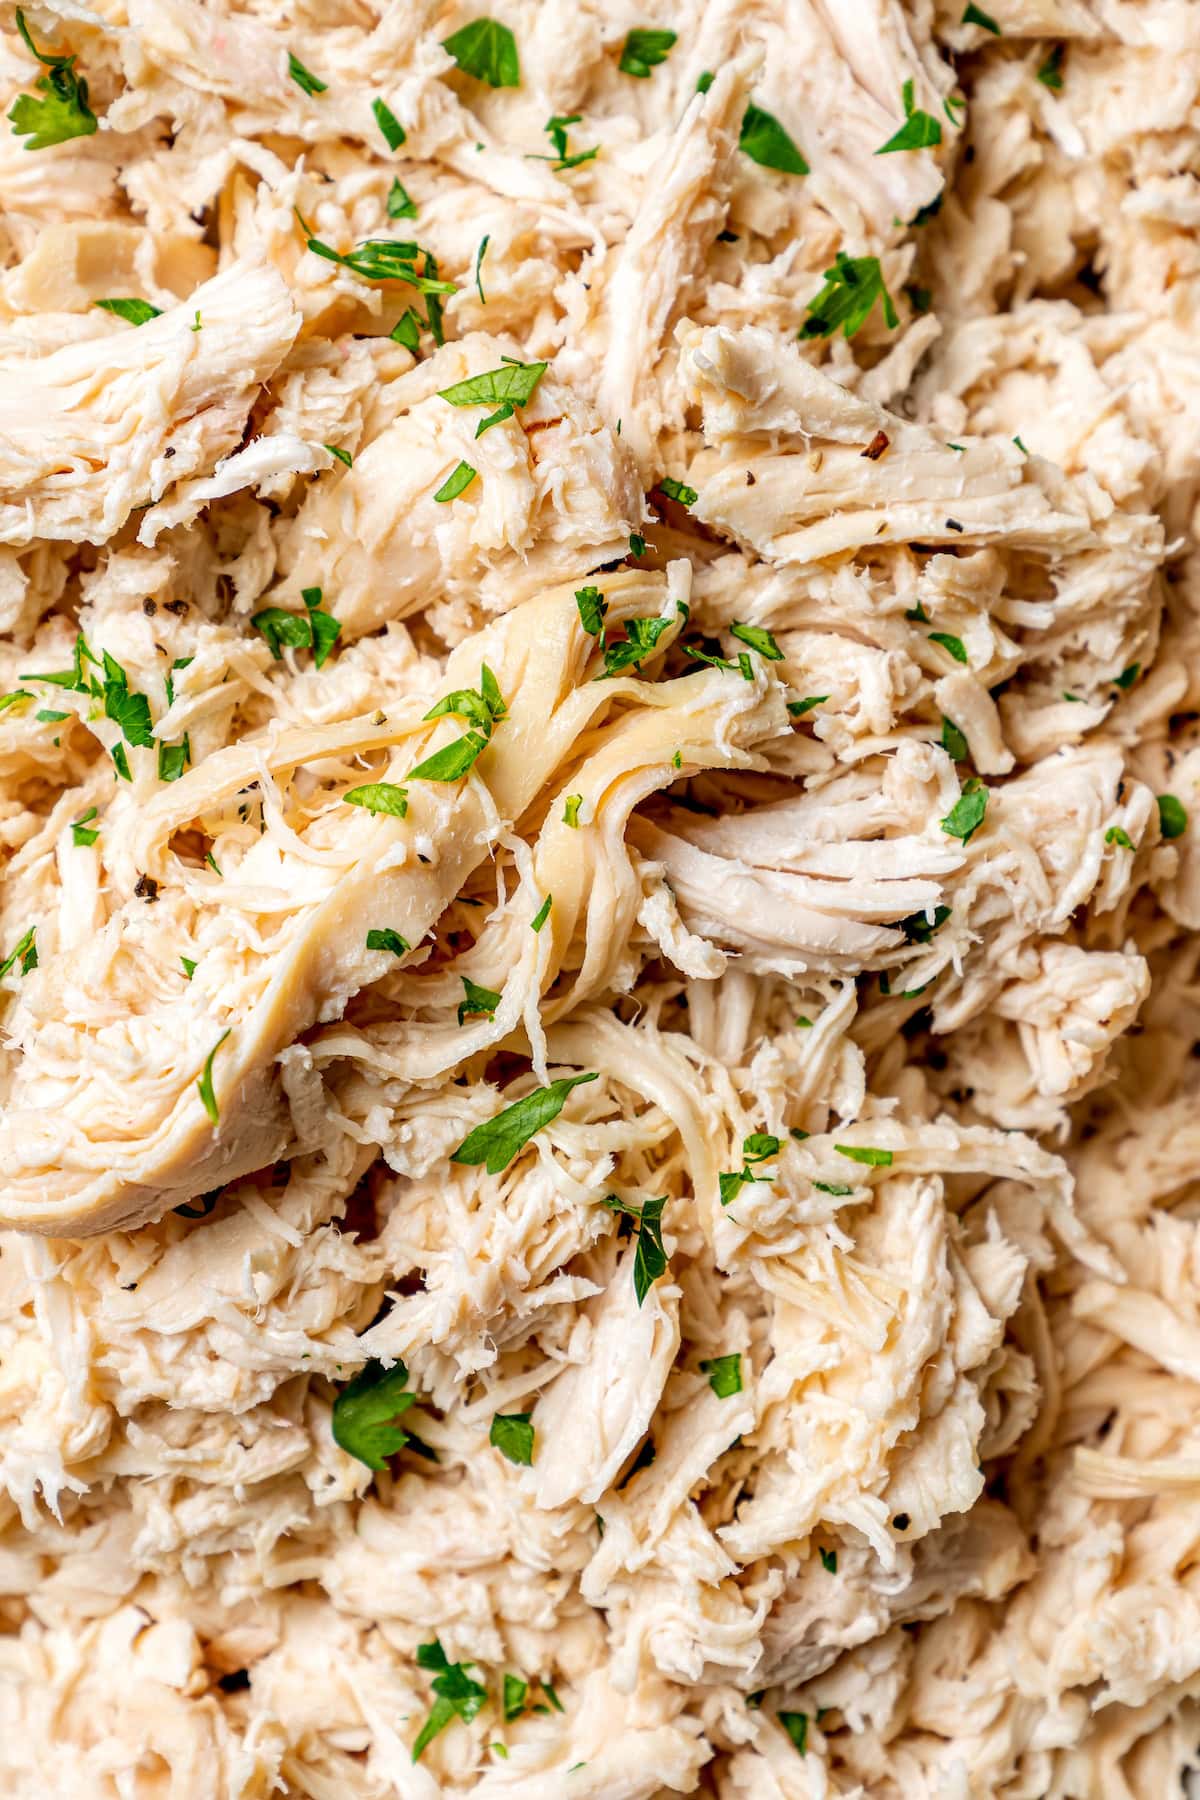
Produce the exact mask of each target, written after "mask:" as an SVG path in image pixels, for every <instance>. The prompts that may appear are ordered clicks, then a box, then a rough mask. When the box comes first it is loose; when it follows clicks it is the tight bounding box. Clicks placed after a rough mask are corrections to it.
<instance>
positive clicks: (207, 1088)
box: [196, 1026, 233, 1125]
mask: <svg viewBox="0 0 1200 1800" xmlns="http://www.w3.org/2000/svg"><path fill="white" fill-rule="evenodd" d="M232 1029H233V1027H232V1026H227V1027H226V1028H225V1030H224V1031H223V1032H222V1033H221V1035H220V1037H219V1038H218V1039H217V1041H216V1043H215V1044H214V1045H213V1047H212V1049H211V1050H210V1051H209V1053H208V1055H207V1056H206V1057H205V1059H204V1073H203V1074H202V1075H201V1077H200V1079H199V1081H198V1082H197V1083H196V1090H197V1092H198V1093H199V1095H200V1104H201V1105H202V1106H203V1108H204V1110H205V1112H206V1113H207V1114H208V1116H209V1118H210V1119H211V1120H212V1123H213V1124H214V1125H218V1124H219V1123H220V1120H221V1111H220V1108H219V1107H218V1105H217V1096H216V1094H215V1093H214V1092H213V1058H214V1056H215V1055H216V1054H217V1051H218V1050H219V1049H220V1048H221V1045H222V1044H223V1043H224V1042H225V1039H226V1038H227V1037H228V1036H229V1033H230V1031H231V1030H232Z"/></svg>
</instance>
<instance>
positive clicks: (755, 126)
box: [738, 101, 808, 175]
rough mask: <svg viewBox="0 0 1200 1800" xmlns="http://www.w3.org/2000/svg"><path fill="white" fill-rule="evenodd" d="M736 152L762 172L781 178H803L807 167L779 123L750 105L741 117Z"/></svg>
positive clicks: (759, 107)
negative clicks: (778, 175) (787, 176)
mask: <svg viewBox="0 0 1200 1800" xmlns="http://www.w3.org/2000/svg"><path fill="white" fill-rule="evenodd" d="M738 149H739V150H740V151H741V152H742V154H743V156H748V157H749V158H750V160H751V162H756V163H758V164H759V166H760V167H761V168H764V169H778V170H779V171H780V173H781V174H783V175H807V174H808V164H807V163H806V162H805V160H804V157H803V156H802V154H801V152H800V148H799V146H798V145H797V144H796V143H795V142H793V140H792V138H791V136H790V134H789V133H788V132H787V131H785V130H784V128H783V126H782V125H781V124H780V123H779V120H778V119H777V118H775V117H774V116H773V115H772V114H771V113H769V112H764V111H763V109H762V107H761V106H755V104H754V102H753V101H751V102H750V104H749V106H747V108H746V110H745V112H744V113H743V115H742V129H741V132H740V133H739V135H738Z"/></svg>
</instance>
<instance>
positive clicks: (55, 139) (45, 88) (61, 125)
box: [8, 6, 99, 150]
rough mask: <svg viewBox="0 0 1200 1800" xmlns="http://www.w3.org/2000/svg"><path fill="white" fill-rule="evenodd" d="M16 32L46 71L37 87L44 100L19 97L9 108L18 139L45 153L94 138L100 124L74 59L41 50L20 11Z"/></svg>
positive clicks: (29, 147)
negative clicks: (72, 141)
mask: <svg viewBox="0 0 1200 1800" xmlns="http://www.w3.org/2000/svg"><path fill="white" fill-rule="evenodd" d="M17 30H18V31H19V32H20V34H21V37H22V38H23V39H24V42H25V46H26V48H27V49H28V50H29V52H30V53H31V55H33V56H35V57H36V58H37V60H38V62H40V63H41V64H42V65H43V67H44V68H45V69H46V71H47V72H46V74H45V75H39V76H38V78H37V80H36V82H35V83H34V86H35V87H36V88H37V91H38V93H39V94H41V95H42V96H43V98H42V99H40V100H35V99H34V98H33V96H32V94H18V96H17V98H16V99H15V100H14V101H13V103H12V106H11V107H10V108H9V113H8V117H9V120H10V122H11V124H12V128H13V132H14V133H15V135H16V136H17V137H27V138H28V139H29V142H28V143H27V144H26V146H25V148H26V150H46V149H48V148H49V147H50V145H51V144H65V143H68V142H69V141H70V140H71V139H72V138H77V137H91V136H92V134H93V133H94V132H95V131H96V130H97V128H98V125H99V121H98V119H97V118H96V115H95V113H94V112H93V111H92V109H91V107H90V106H89V105H88V84H87V82H86V81H85V80H84V79H83V77H82V76H80V75H76V74H75V69H74V64H75V57H74V56H73V55H72V56H56V55H54V54H53V53H52V52H47V51H42V50H39V49H38V47H37V45H36V44H35V43H34V41H33V39H32V37H31V36H30V35H29V28H28V26H27V25H26V23H25V14H24V13H23V12H22V10H21V8H20V7H19V6H18V8H17Z"/></svg>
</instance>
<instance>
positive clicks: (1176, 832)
mask: <svg viewBox="0 0 1200 1800" xmlns="http://www.w3.org/2000/svg"><path fill="white" fill-rule="evenodd" d="M1187 825H1188V816H1187V808H1186V807H1185V806H1184V804H1183V802H1182V801H1181V800H1177V799H1176V798H1175V796H1174V794H1160V795H1159V796H1158V826H1159V830H1160V831H1161V832H1162V834H1163V836H1164V837H1165V838H1168V839H1169V838H1177V837H1182V836H1183V834H1184V832H1185V831H1186V830H1187Z"/></svg>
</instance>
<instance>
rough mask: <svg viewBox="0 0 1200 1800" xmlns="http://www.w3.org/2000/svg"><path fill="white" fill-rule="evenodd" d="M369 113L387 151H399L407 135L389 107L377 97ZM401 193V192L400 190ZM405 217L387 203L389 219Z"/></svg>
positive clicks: (414, 214)
mask: <svg viewBox="0 0 1200 1800" xmlns="http://www.w3.org/2000/svg"><path fill="white" fill-rule="evenodd" d="M371 111H372V112H373V113H374V114H375V123H376V124H377V125H378V127H379V129H380V131H382V133H383V138H384V142H385V143H386V145H387V147H388V149H389V150H399V148H400V146H401V144H403V143H404V142H405V140H406V139H407V137H408V133H407V131H405V129H404V127H403V125H402V124H401V123H400V121H399V119H398V118H397V117H396V115H395V113H394V112H393V111H392V109H391V107H390V106H388V105H386V104H385V103H384V101H382V100H380V99H379V98H378V97H376V98H375V99H374V100H372V102H371ZM401 191H403V190H401ZM405 216H406V215H405V214H403V213H401V214H397V213H394V212H393V211H392V208H391V205H390V203H389V205H388V217H389V218H390V219H395V218H397V217H399V218H403V217H405ZM413 216H414V217H415V216H416V213H415V208H414V213H413Z"/></svg>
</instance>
